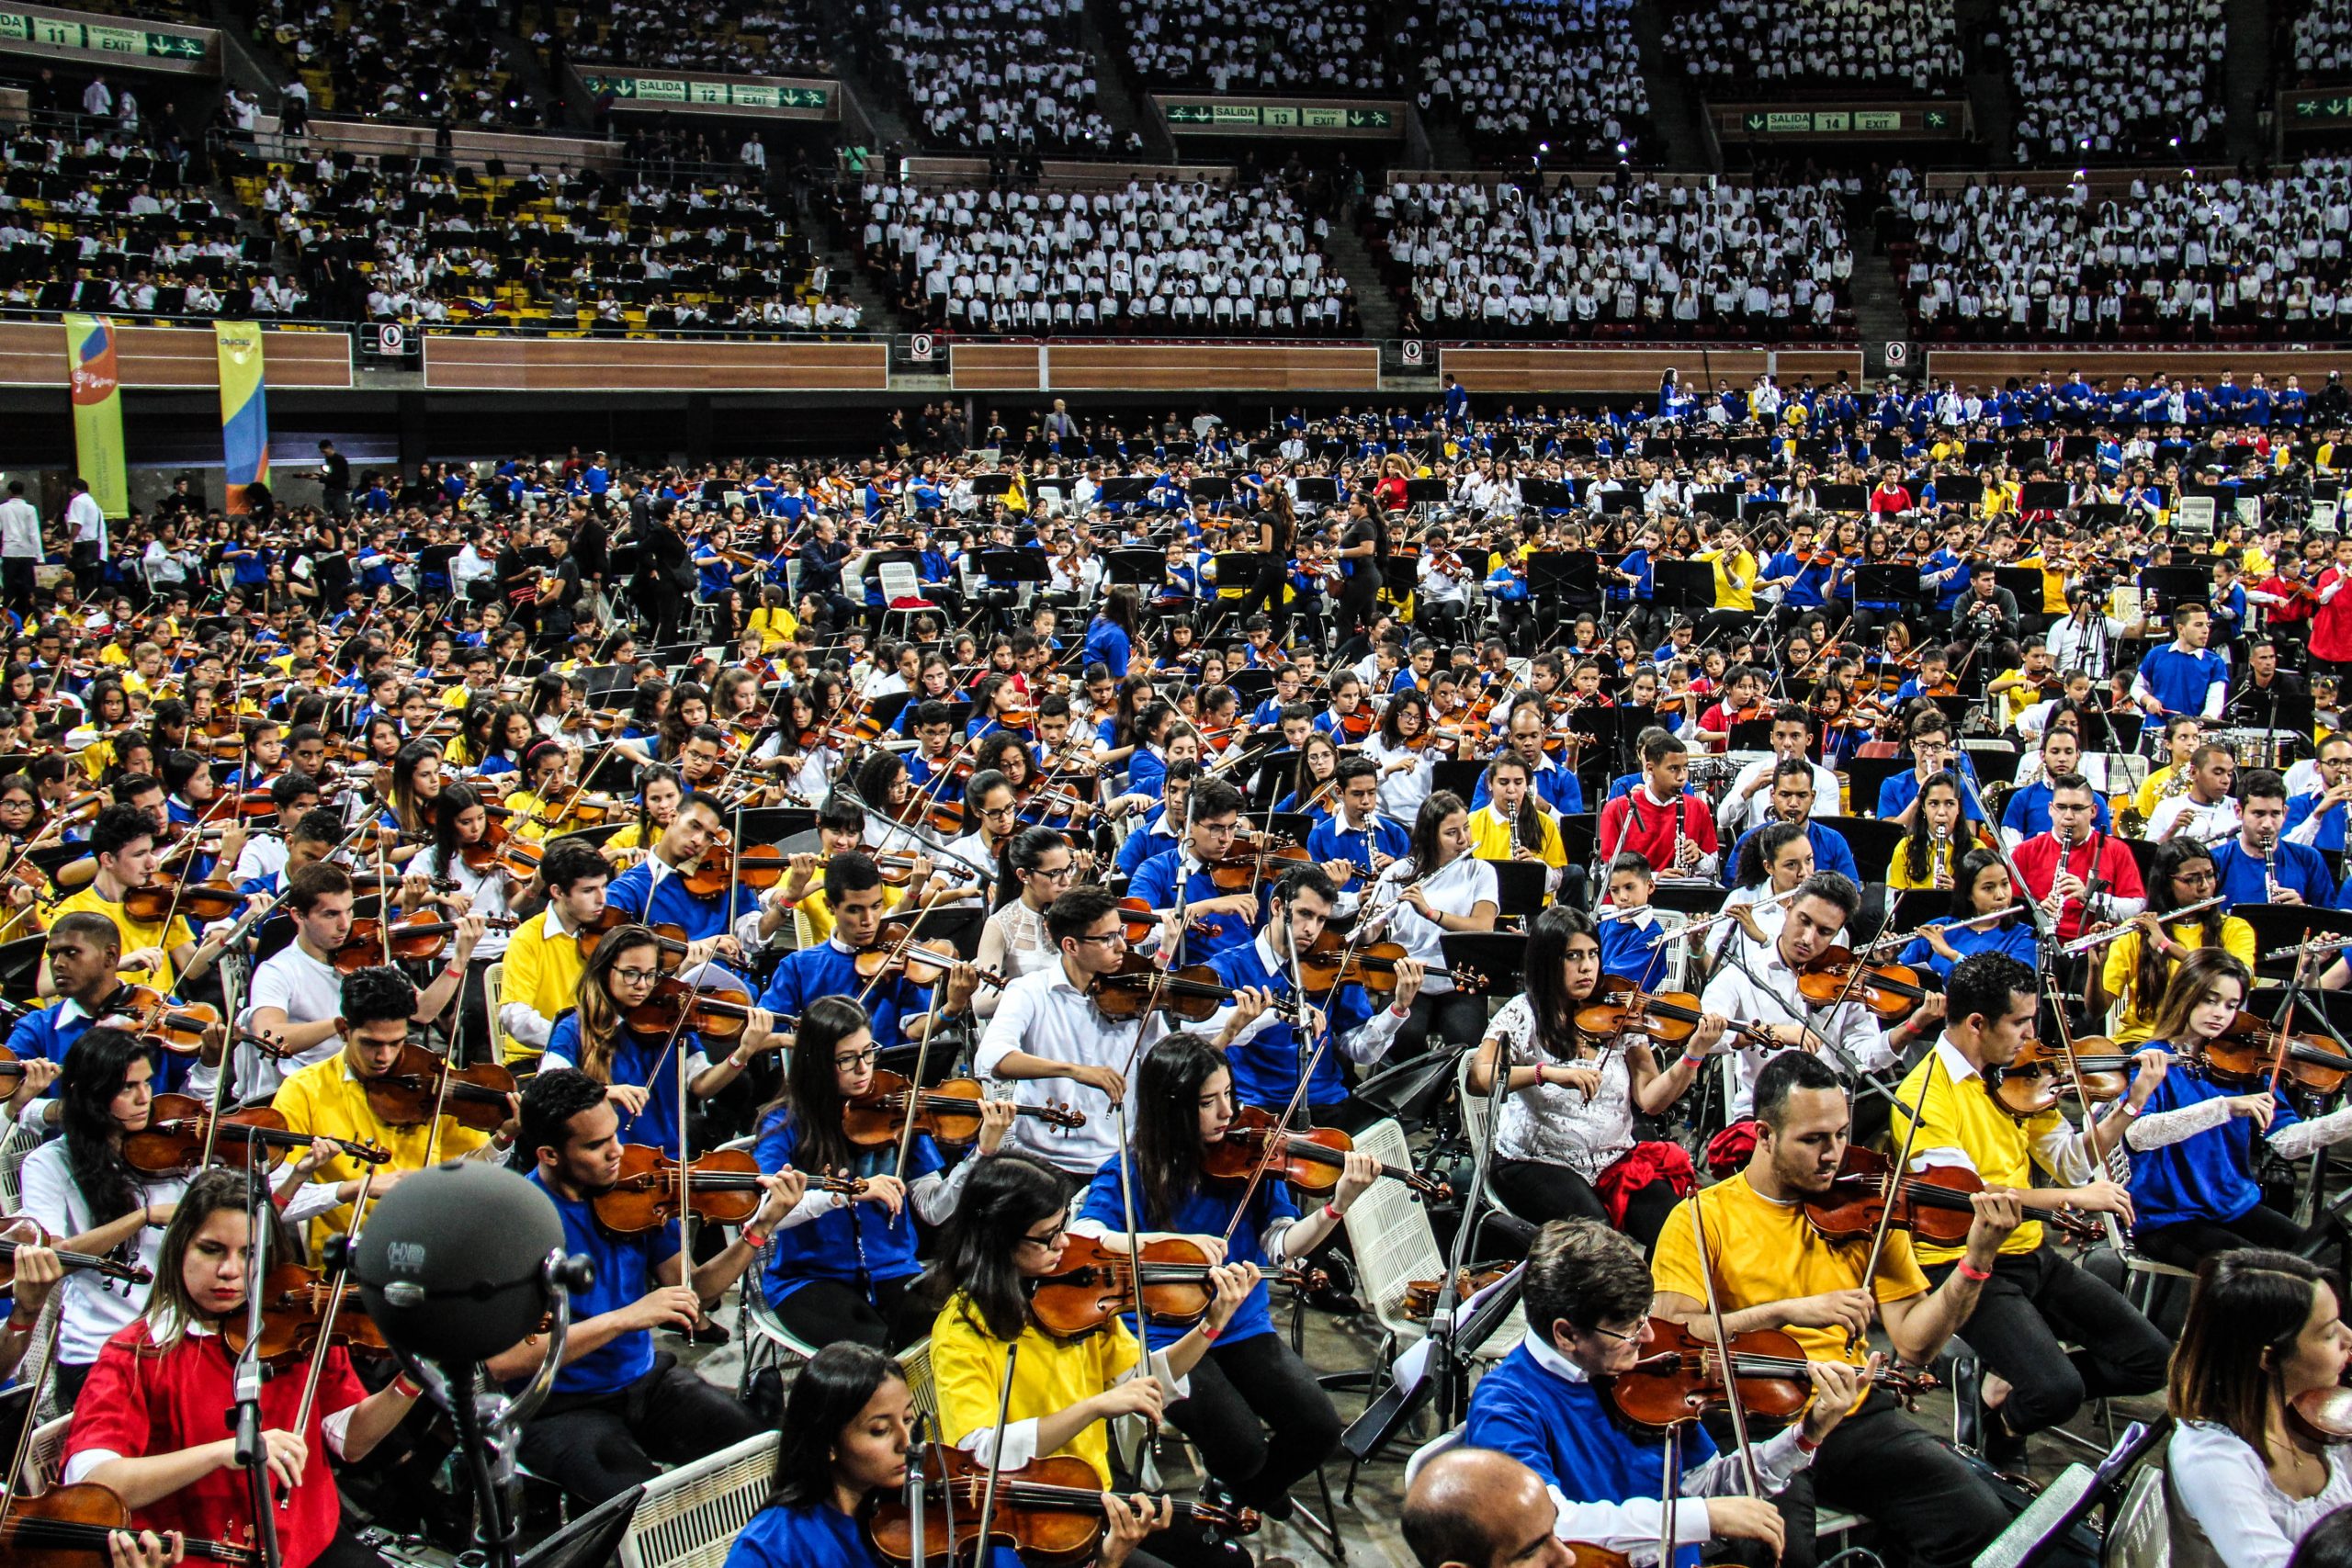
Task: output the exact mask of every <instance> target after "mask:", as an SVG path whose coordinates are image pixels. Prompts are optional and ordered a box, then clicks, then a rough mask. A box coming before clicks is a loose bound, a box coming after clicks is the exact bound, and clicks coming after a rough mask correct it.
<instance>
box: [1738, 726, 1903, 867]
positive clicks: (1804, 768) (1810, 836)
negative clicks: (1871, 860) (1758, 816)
mask: <svg viewBox="0 0 2352 1568" xmlns="http://www.w3.org/2000/svg"><path fill="white" fill-rule="evenodd" d="M1799 750H1800V752H1802V750H1803V748H1802V747H1800V748H1799ZM1763 765H1764V766H1765V767H1766V768H1767V769H1768V772H1767V773H1766V774H1765V782H1766V783H1768V784H1770V785H1771V786H1772V787H1771V794H1770V796H1768V797H1767V799H1768V802H1769V804H1768V806H1767V808H1766V810H1765V814H1764V818H1763V819H1762V820H1761V821H1760V822H1758V824H1757V825H1756V826H1755V827H1753V828H1749V829H1746V830H1745V831H1743V832H1742V833H1741V834H1740V835H1739V840H1738V841H1737V842H1736V843H1735V844H1733V845H1732V852H1731V854H1730V855H1729V856H1728V857H1727V858H1726V859H1725V861H1724V878H1725V880H1726V881H1727V882H1730V883H1732V884H1733V885H1734V886H1737V885H1739V884H1740V882H1741V880H1742V877H1743V873H1742V870H1741V868H1742V867H1743V866H1745V865H1746V864H1747V844H1748V841H1749V840H1752V839H1754V838H1755V837H1756V836H1757V835H1758V834H1759V833H1761V832H1763V831H1764V829H1766V828H1768V827H1770V826H1771V825H1772V824H1774V823H1776V822H1778V823H1784V824H1787V825H1790V826H1792V827H1796V828H1801V829H1804V837H1805V840H1806V841H1807V842H1809V843H1810V844H1812V846H1813V867H1812V868H1810V869H1818V870H1821V871H1834V872H1836V873H1837V874H1838V875H1840V876H1844V877H1847V878H1849V879H1850V880H1852V881H1853V882H1854V884H1855V885H1856V886H1860V883H1861V880H1862V874H1861V872H1860V870H1859V869H1858V868H1857V867H1856V866H1855V864H1854V852H1853V850H1852V849H1851V848H1850V847H1849V845H1848V844H1847V842H1846V835H1845V834H1843V833H1840V832H1839V831H1838V829H1835V828H1832V827H1829V826H1827V825H1826V824H1825V823H1821V822H1816V821H1815V820H1814V815H1815V812H1816V811H1818V810H1819V809H1820V801H1821V796H1820V795H1819V793H1818V788H1817V786H1818V781H1817V780H1816V779H1815V776H1814V775H1815V774H1816V773H1819V772H1820V770H1819V769H1818V768H1816V767H1815V766H1814V765H1813V764H1812V763H1810V762H1808V761H1805V760H1804V756H1803V755H1802V754H1800V755H1798V756H1794V757H1781V758H1777V759H1775V760H1772V761H1769V762H1768V763H1766V764H1763ZM1833 783H1834V781H1833ZM1724 798H1725V799H1726V800H1728V799H1729V798H1730V797H1729V796H1725V797H1724ZM1829 798H1830V801H1831V803H1832V804H1833V805H1834V804H1835V803H1836V801H1837V798H1838V796H1837V792H1836V791H1835V789H1834V788H1833V789H1832V791H1831V793H1830V797H1829ZM1831 815H1832V816H1835V815H1836V813H1835V812H1832V813H1831ZM1900 854H1901V852H1900V851H1898V852H1897V858H1900Z"/></svg>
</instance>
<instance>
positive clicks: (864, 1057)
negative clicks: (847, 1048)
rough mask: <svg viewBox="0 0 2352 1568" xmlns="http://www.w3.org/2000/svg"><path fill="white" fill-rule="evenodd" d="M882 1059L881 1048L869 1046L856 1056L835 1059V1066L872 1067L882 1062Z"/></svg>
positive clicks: (846, 1055)
mask: <svg viewBox="0 0 2352 1568" xmlns="http://www.w3.org/2000/svg"><path fill="white" fill-rule="evenodd" d="M881 1057H882V1050H881V1047H880V1046H878V1045H868V1046H867V1047H866V1048H865V1050H863V1051H860V1052H857V1053H856V1054H855V1055H849V1054H844V1055H839V1056H835V1057H834V1058H833V1066H836V1067H870V1066H873V1065H874V1064H875V1063H876V1062H877V1061H879V1060H881Z"/></svg>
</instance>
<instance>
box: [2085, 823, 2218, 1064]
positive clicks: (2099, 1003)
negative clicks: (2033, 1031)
mask: <svg viewBox="0 0 2352 1568" xmlns="http://www.w3.org/2000/svg"><path fill="white" fill-rule="evenodd" d="M2220 886H2221V879H2220V877H2219V875H2218V874H2216V872H2215V871H2214V869H2213V852H2212V851H2211V850H2209V849H2207V848H2206V847H2205V846H2204V845H2202V844H2199V843H2195V842H2191V841H2189V840H2175V841H2174V842H2172V843H2168V844H2163V845H2160V846H2158V848H2157V850H2156V858H2155V863H2154V866H2153V867H2151V868H2150V870H2149V872H2148V906H2147V908H2144V909H2143V910H2141V911H2140V912H2139V913H2138V914H2136V915H2133V916H2132V917H2131V919H2130V921H2129V923H2128V925H2127V926H2126V927H2124V928H2121V929H2120V934H2119V935H2117V936H2116V938H2115V939H2114V940H2113V941H2112V942H2109V943H2108V944H2107V951H2106V953H2105V954H2104V956H2103V957H2100V956H2097V955H2095V956H2094V959H2093V961H2092V963H2091V964H2090V966H2089V971H2088V981H2087V984H2086V986H2085V988H2084V996H2083V1006H2084V1008H2085V1009H2086V1010H2087V1011H2088V1012H2089V1013H2090V1014H2091V1016H2093V1017H2097V1016H2098V1015H2099V1014H2100V1013H2101V1012H2102V1011H2104V1010H2105V1009H2106V1008H2107V1006H2108V1004H2109V1002H2110V1001H2116V1002H2120V1003H2122V1004H2123V1010H2122V1022H2121V1025H2120V1027H2119V1028H2117V1029H2115V1030H2113V1031H2112V1035H2113V1038H2114V1040H2115V1043H2116V1044H2118V1045H2136V1044H2138V1043H2140V1042H2142V1041H2143V1040H2145V1039H2147V1038H2148V1033H2149V1031H2150V1030H2151V1029H2152V1028H2153V1027H2154V1022H2155V1014H2156V1010H2157V1008H2158V1007H2160V1006H2161V1005H2163V1001H2164V995H2165V988H2166V987H2168V986H2169V985H2170V984H2171V982H2172V973H2173V971H2174V970H2175V969H2176V968H2177V967H2178V966H2179V964H2180V961H2181V960H2182V959H2184V958H2186V957H2188V954H2189V953H2192V952H2194V951H2196V950H2197V949H2198V948H2200V947H2219V948H2222V949H2225V950H2226V951H2228V952H2230V953H2233V954H2235V955H2236V957H2237V958H2238V961H2239V962H2240V963H2243V964H2246V965H2247V966H2248V967H2249V968H2251V967H2252V966H2253V964H2254V928H2253V927H2252V926H2250V925H2248V924H2246V922H2245V920H2243V919H2240V918H2239V917H2237V916H2235V915H2232V914H2229V913H2227V912H2226V911H2225V910H2223V909H2222V908H2220V907H2219V906H2218V905H2216V906H2213V907H2211V908H2203V909H2199V910H2197V911H2196V912H2195V913H2193V914H2186V915H2184V914H2179V913H2177V912H2176V911H2179V910H2184V909H2188V908H2192V907H2194V906H2196V905H2199V904H2209V905H2210V904H2211V902H2212V900H2213V899H2214V898H2215V897H2216V895H2217V890H2218V889H2219V887H2220Z"/></svg>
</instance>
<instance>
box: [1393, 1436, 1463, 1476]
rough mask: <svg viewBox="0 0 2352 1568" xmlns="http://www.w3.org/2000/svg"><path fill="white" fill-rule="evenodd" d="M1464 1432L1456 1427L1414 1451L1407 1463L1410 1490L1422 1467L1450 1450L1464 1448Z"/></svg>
mask: <svg viewBox="0 0 2352 1568" xmlns="http://www.w3.org/2000/svg"><path fill="white" fill-rule="evenodd" d="M1463 1430H1464V1429H1463V1428H1462V1427H1454V1428H1453V1430H1452V1431H1450V1432H1440V1433H1439V1434H1438V1435H1437V1436H1436V1437H1434V1438H1430V1440H1429V1441H1428V1442H1426V1443H1423V1444H1422V1445H1421V1446H1420V1447H1419V1448H1418V1449H1415V1450H1413V1452H1412V1455H1411V1457H1410V1458H1408V1459H1407V1460H1406V1461H1405V1485H1406V1486H1407V1488H1408V1489H1409V1488H1410V1487H1411V1486H1412V1484H1413V1483H1414V1481H1415V1480H1416V1479H1417V1478H1418V1477H1419V1475H1420V1473H1421V1467H1422V1466H1424V1465H1426V1464H1428V1463H1429V1462H1430V1461H1431V1460H1433V1459H1435V1458H1437V1456H1438V1455H1440V1454H1442V1453H1443V1452H1445V1451H1446V1450H1448V1449H1458V1448H1460V1447H1461V1446H1462V1433H1463Z"/></svg>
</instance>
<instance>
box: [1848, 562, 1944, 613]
mask: <svg viewBox="0 0 2352 1568" xmlns="http://www.w3.org/2000/svg"><path fill="white" fill-rule="evenodd" d="M1928 597H1929V595H1928V590H1927V586H1926V584H1925V583H1923V582H1921V581H1920V580H1919V569H1918V568H1917V567H1916V566H1872V565H1864V566H1863V567H1861V568H1860V570H1857V571H1856V572H1855V573H1854V602H1855V603H1856V604H1885V603H1887V602H1888V601H1890V600H1896V601H1900V602H1902V603H1904V604H1918V603H1920V602H1922V601H1923V600H1926V599H1928Z"/></svg>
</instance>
